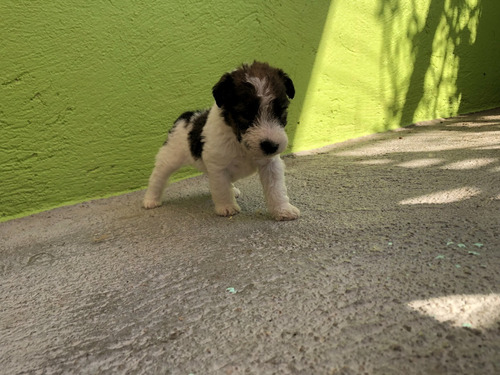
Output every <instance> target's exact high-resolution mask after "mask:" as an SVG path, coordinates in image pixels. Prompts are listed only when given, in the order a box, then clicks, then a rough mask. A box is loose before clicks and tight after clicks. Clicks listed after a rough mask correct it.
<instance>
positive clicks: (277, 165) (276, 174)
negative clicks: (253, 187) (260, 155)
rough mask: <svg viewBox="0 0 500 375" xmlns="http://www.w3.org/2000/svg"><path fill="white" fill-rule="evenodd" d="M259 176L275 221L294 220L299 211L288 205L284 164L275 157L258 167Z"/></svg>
mask: <svg viewBox="0 0 500 375" xmlns="http://www.w3.org/2000/svg"><path fill="white" fill-rule="evenodd" d="M259 176H260V181H261V182H262V187H263V189H264V196H265V198H266V202H267V208H268V210H269V212H270V214H271V215H272V216H273V217H274V218H275V219H276V220H295V219H297V218H298V217H299V215H300V211H299V209H298V208H297V207H295V206H293V205H291V204H290V200H289V199H288V196H287V193H286V186H285V163H284V162H283V160H281V158H280V157H279V155H278V156H275V157H274V158H272V159H269V160H267V161H266V162H265V163H263V164H262V165H260V166H259Z"/></svg>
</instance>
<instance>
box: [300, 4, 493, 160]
mask: <svg viewBox="0 0 500 375" xmlns="http://www.w3.org/2000/svg"><path fill="white" fill-rule="evenodd" d="M498 19H500V2H498V1H495V0H482V1H481V0H422V1H414V0H386V1H380V0H379V1H370V0H362V1H346V0H340V1H334V2H333V3H332V6H331V8H330V11H329V14H328V18H327V21H326V24H325V31H324V33H323V38H322V40H321V43H320V47H319V52H318V55H317V59H316V62H315V65H314V69H313V74H312V79H311V81H310V83H309V87H308V91H307V96H306V101H305V103H304V106H303V108H302V111H301V115H300V126H299V127H298V128H297V133H296V135H295V149H296V150H306V149H311V148H317V147H320V146H323V145H327V144H331V143H335V142H340V141H344V140H347V139H349V138H352V137H353V136H362V135H367V134H371V133H375V132H382V131H385V130H389V129H394V128H397V127H401V126H405V125H409V124H412V123H415V122H418V121H422V120H429V119H434V118H440V117H450V116H454V115H456V114H458V113H467V112H474V111H478V110H481V109H488V108H494V107H497V106H500V63H499V61H500V48H498V46H499V40H500V32H499V29H498V26H497V22H498V21H497V20H498Z"/></svg>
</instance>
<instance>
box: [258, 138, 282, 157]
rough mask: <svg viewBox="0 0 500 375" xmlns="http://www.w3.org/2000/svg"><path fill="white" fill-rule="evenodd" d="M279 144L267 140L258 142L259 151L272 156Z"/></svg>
mask: <svg viewBox="0 0 500 375" xmlns="http://www.w3.org/2000/svg"><path fill="white" fill-rule="evenodd" d="M278 148H279V144H277V143H276V142H273V141H271V140H269V139H266V140H265V141H262V142H260V149H261V150H262V151H263V152H264V154H266V155H273V154H275V153H276V151H278Z"/></svg>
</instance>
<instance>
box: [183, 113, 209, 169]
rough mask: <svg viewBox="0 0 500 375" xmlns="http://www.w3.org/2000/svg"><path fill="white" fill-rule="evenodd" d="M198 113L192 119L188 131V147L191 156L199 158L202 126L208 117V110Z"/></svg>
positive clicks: (201, 148) (201, 150)
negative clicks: (191, 126)
mask: <svg viewBox="0 0 500 375" xmlns="http://www.w3.org/2000/svg"><path fill="white" fill-rule="evenodd" d="M198 113H199V114H198V115H197V116H196V118H195V119H194V121H193V128H192V129H191V131H190V132H189V136H188V140H189V149H190V150H191V155H193V158H195V159H200V158H201V154H202V152H203V143H204V141H203V136H202V135H201V133H202V132H203V127H204V126H205V124H206V122H207V118H208V113H209V110H206V111H203V112H198Z"/></svg>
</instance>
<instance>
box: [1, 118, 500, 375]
mask: <svg viewBox="0 0 500 375" xmlns="http://www.w3.org/2000/svg"><path fill="white" fill-rule="evenodd" d="M285 160H286V164H287V168H288V170H287V182H288V189H289V195H290V197H291V200H292V202H293V203H294V204H295V205H296V206H298V207H299V208H300V209H301V211H302V217H301V218H300V219H299V220H297V221H293V222H275V221H272V220H271V219H270V218H269V217H268V215H267V213H266V211H265V206H264V203H263V199H262V193H261V188H260V186H259V182H258V178H255V177H252V178H249V179H247V180H244V181H241V182H240V183H239V184H237V186H238V187H239V188H240V190H241V191H242V194H243V196H242V197H241V198H240V199H239V202H240V205H241V207H242V209H243V212H242V213H241V214H239V215H237V216H234V217H232V218H221V217H217V216H215V215H214V213H213V212H212V210H213V208H212V203H211V200H210V195H209V192H208V187H207V182H206V179H205V178H204V177H197V178H193V179H189V180H185V181H182V182H179V183H175V184H173V185H171V186H170V187H169V189H167V192H166V194H165V200H166V204H165V205H164V206H162V207H161V208H158V209H155V210H149V211H147V210H143V209H141V208H140V201H141V197H142V194H143V192H137V193H132V194H127V195H123V196H120V197H115V198H109V199H104V200H98V201H93V202H88V203H83V204H78V205H75V206H71V207H64V208H59V209H55V210H52V211H49V212H45V213H41V214H37V215H34V216H31V217H26V218H22V219H18V220H13V221H9V222H6V223H2V224H0V239H1V240H0V241H1V242H0V247H1V253H0V254H1V255H0V317H1V319H0V340H1V345H0V373H2V374H60V373H64V374H68V373H69V374H71V373H78V374H103V373H113V374H120V373H123V374H125V373H126V374H135V373H138V374H185V375H188V374H196V375H200V374H337V375H338V374H346V375H347V374H407V375H409V374H426V375H428V374H499V373H500V272H499V270H500V110H494V111H489V112H483V113H479V114H474V115H468V116H462V117H459V118H455V119H449V120H443V121H434V122H431V123H427V124H421V125H418V126H413V127H409V128H406V129H403V130H400V131H396V132H389V133H385V134H379V135H375V136H370V137H367V138H363V139H359V140H355V141H350V142H347V143H343V144H339V145H336V146H334V147H331V148H330V149H329V150H326V149H325V150H323V151H321V152H319V153H315V154H313V153H311V154H309V155H300V156H297V155H295V156H288V157H286V158H285Z"/></svg>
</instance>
